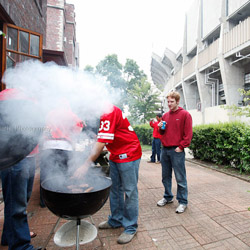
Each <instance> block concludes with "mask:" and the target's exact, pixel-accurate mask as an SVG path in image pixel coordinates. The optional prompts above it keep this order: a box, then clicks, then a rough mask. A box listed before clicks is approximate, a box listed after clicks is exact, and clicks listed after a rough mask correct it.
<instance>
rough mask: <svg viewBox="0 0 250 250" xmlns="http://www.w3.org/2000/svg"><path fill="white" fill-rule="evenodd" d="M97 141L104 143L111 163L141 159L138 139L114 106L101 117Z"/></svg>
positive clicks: (120, 112) (126, 120)
mask: <svg viewBox="0 0 250 250" xmlns="http://www.w3.org/2000/svg"><path fill="white" fill-rule="evenodd" d="M97 141H98V142H103V143H106V147H107V149H108V151H109V152H110V157H109V158H110V160H111V161H113V162H116V163H123V162H130V161H135V160H138V159H140V158H141V155H142V151H141V145H140V142H139V139H138V137H137V135H136V133H135V132H134V130H133V128H132V127H131V125H130V123H129V121H128V119H127V118H126V117H125V116H124V115H123V114H122V111H121V110H120V109H119V108H117V107H116V106H113V110H112V111H111V112H110V113H107V114H104V115H103V116H102V117H101V120H100V128H99V132H98V135H97Z"/></svg>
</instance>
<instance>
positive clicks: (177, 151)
mask: <svg viewBox="0 0 250 250" xmlns="http://www.w3.org/2000/svg"><path fill="white" fill-rule="evenodd" d="M182 151H183V150H182V149H180V148H179V147H177V148H176V149H175V152H176V153H180V152H182Z"/></svg>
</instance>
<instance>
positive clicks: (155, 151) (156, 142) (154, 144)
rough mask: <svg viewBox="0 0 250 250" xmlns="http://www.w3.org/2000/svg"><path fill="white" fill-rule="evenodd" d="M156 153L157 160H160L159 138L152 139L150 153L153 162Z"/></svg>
mask: <svg viewBox="0 0 250 250" xmlns="http://www.w3.org/2000/svg"><path fill="white" fill-rule="evenodd" d="M156 155H157V160H158V161H161V140H160V139H159V138H154V139H153V141H152V155H151V161H152V162H155V156H156Z"/></svg>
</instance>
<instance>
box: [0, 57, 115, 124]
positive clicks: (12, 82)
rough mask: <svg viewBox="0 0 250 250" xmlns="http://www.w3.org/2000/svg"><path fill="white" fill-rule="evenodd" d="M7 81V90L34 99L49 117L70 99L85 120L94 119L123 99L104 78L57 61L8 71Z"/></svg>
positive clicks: (30, 62)
mask: <svg viewBox="0 0 250 250" xmlns="http://www.w3.org/2000/svg"><path fill="white" fill-rule="evenodd" d="M3 82H5V83H6V86H7V88H17V89H20V90H22V91H24V92H25V93H28V94H29V95H30V96H32V97H33V98H34V99H35V100H36V101H37V102H38V105H39V109H40V112H41V113H40V114H44V113H45V114H46V113H47V112H48V111H49V110H51V109H53V108H54V107H56V106H57V105H58V103H59V102H61V100H63V99H64V100H65V99H66V100H67V101H68V102H69V103H70V106H71V108H72V110H73V111H74V112H75V113H76V114H77V115H78V116H80V118H81V119H83V120H94V119H96V118H98V117H100V115H101V114H103V113H104V112H106V111H107V110H106V109H107V107H108V105H107V104H108V103H113V104H115V103H116V101H117V100H118V99H119V93H117V91H116V92H114V90H113V89H112V88H111V87H110V85H109V84H108V83H107V82H105V81H104V79H103V78H101V77H100V76H96V77H95V76H92V75H90V74H87V73H85V72H83V71H80V70H74V69H71V68H69V67H63V66H58V65H57V64H55V63H53V62H49V63H45V64H44V63H41V62H40V61H38V60H35V61H33V60H29V61H25V62H23V63H20V64H18V65H17V66H16V67H15V68H10V69H7V70H6V72H5V74H4V77H3ZM38 115H39V114H38ZM34 118H35V117H34Z"/></svg>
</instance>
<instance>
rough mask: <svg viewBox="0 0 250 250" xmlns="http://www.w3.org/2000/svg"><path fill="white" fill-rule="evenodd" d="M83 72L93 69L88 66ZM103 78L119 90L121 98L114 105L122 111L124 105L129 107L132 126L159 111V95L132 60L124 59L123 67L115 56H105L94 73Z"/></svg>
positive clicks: (143, 121)
mask: <svg viewBox="0 0 250 250" xmlns="http://www.w3.org/2000/svg"><path fill="white" fill-rule="evenodd" d="M85 71H90V72H93V71H94V70H93V67H91V66H88V67H86V68H85ZM95 73H98V74H100V75H102V76H104V77H106V80H107V81H108V82H109V83H110V85H111V86H112V87H113V88H114V89H117V90H119V93H120V95H121V98H120V100H119V103H116V105H117V106H118V107H120V108H121V109H122V110H123V109H124V107H125V105H126V106H128V107H129V112H130V114H131V115H130V122H131V123H132V124H139V123H145V122H146V121H147V120H149V119H150V118H151V117H152V116H155V113H154V112H155V111H156V110H159V109H160V105H159V104H157V103H160V101H159V100H158V95H159V93H156V92H154V91H153V90H152V86H151V84H150V83H149V82H148V81H147V76H146V74H145V73H144V72H143V70H140V68H139V66H138V65H137V63H136V62H135V61H134V60H132V59H126V63H125V66H124V67H123V65H122V64H121V63H120V62H119V61H118V57H117V55H116V54H112V55H107V56H106V57H105V58H104V59H103V60H101V61H100V62H99V63H98V65H97V66H96V72H95Z"/></svg>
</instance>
